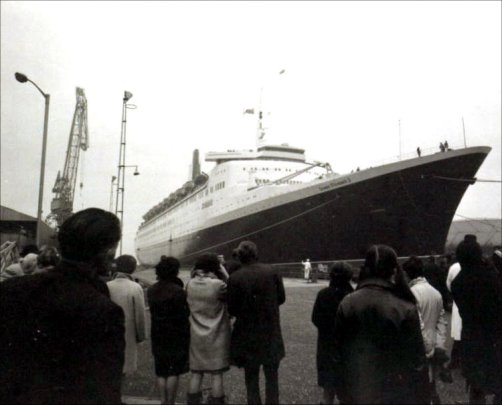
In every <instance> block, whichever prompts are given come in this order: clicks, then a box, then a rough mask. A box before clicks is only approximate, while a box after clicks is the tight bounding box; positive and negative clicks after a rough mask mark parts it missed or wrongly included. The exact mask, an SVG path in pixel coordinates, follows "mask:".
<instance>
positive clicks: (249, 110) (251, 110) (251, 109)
mask: <svg viewBox="0 0 502 405" xmlns="http://www.w3.org/2000/svg"><path fill="white" fill-rule="evenodd" d="M243 114H254V108H246V109H245V110H244V112H243Z"/></svg>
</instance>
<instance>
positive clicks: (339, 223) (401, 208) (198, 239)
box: [136, 147, 490, 265]
mask: <svg viewBox="0 0 502 405" xmlns="http://www.w3.org/2000/svg"><path fill="white" fill-rule="evenodd" d="M470 149H472V151H470V152H467V150H464V151H465V153H455V152H456V151H453V152H447V153H443V154H438V155H441V156H439V159H437V158H436V159H433V160H430V161H428V160H427V159H426V158H422V159H423V161H424V163H423V164H422V163H418V164H417V163H415V164H413V165H410V166H408V167H403V168H402V169H399V170H393V171H389V172H387V173H385V170H384V173H383V174H381V175H374V176H371V177H368V178H367V179H364V174H363V172H358V173H354V174H353V175H350V177H352V180H350V181H347V182H346V183H345V184H342V185H338V186H336V187H334V188H330V187H329V185H326V186H325V185H323V184H322V183H320V184H319V186H318V188H319V192H318V193H317V194H314V195H309V196H306V197H305V198H300V199H296V200H294V201H290V202H286V203H285V204H281V205H277V206H274V207H272V208H268V209H267V208H265V209H263V210H262V211H259V212H255V213H252V214H249V215H245V216H242V217H239V218H237V219H232V220H229V221H227V222H224V223H220V224H218V225H214V226H211V227H207V228H205V229H201V230H199V231H197V232H194V233H192V234H189V235H186V236H184V237H182V238H178V239H175V238H173V239H172V240H169V235H166V238H165V241H164V242H161V243H158V244H155V245H151V246H148V247H145V246H143V247H142V248H141V249H137V250H136V255H137V257H138V259H139V261H140V262H141V263H143V264H144V265H155V264H156V263H157V262H158V260H159V258H160V256H161V255H168V256H175V257H177V258H179V259H180V261H181V262H182V263H183V264H186V265H188V264H191V263H193V262H194V261H195V259H196V257H197V256H198V255H200V254H202V253H207V252H215V253H218V254H223V255H225V257H230V255H231V253H232V250H233V249H234V248H235V247H236V246H237V245H238V244H239V242H241V241H243V240H252V241H254V242H255V243H256V244H257V245H258V250H259V256H260V260H263V261H265V262H269V263H291V262H298V261H301V260H303V259H305V258H307V257H308V258H310V260H312V261H320V260H342V259H357V258H361V257H363V256H364V253H365V251H366V250H367V248H368V247H369V246H371V245H372V244H376V243H383V244H387V245H390V246H392V247H394V248H395V249H396V251H397V252H398V254H399V255H400V256H407V255H428V254H434V253H441V252H442V251H443V249H444V245H445V242H446V237H447V234H448V230H449V228H450V225H451V222H452V220H453V216H454V214H455V211H456V209H457V207H458V205H459V203H460V201H461V199H462V197H463V195H464V193H465V191H466V190H467V188H468V186H469V184H470V183H468V182H465V181H455V180H453V179H470V178H473V177H474V176H475V175H476V172H477V171H478V169H479V167H480V166H481V164H482V162H483V161H484V159H485V157H486V155H487V153H488V152H489V150H490V148H488V147H478V148H470ZM372 170H373V171H375V170H378V168H375V169H369V170H368V171H366V172H371V171H372ZM358 177H360V178H362V179H359V180H358ZM441 177H442V178H441ZM342 178H343V177H342ZM327 184H329V182H327ZM332 184H333V182H332Z"/></svg>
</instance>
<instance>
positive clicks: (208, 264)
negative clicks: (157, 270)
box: [194, 253, 220, 273]
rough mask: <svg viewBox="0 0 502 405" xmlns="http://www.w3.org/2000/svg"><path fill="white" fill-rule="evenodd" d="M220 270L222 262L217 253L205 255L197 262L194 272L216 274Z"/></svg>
mask: <svg viewBox="0 0 502 405" xmlns="http://www.w3.org/2000/svg"><path fill="white" fill-rule="evenodd" d="M219 269H220V261H219V260H218V255H216V254H215V253H205V254H203V255H201V256H199V257H198V258H197V260H196V261H195V266H194V270H203V271H204V272H207V273H209V272H213V273H216V272H218V270H219Z"/></svg>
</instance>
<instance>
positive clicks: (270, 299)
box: [227, 263, 286, 367]
mask: <svg viewBox="0 0 502 405" xmlns="http://www.w3.org/2000/svg"><path fill="white" fill-rule="evenodd" d="M285 300H286V294H285V292H284V285H283V283H282V277H281V275H280V274H279V273H278V272H277V271H276V270H274V269H273V268H272V267H271V266H270V265H267V264H262V263H251V264H246V265H243V266H242V267H241V268H240V269H239V270H238V271H236V272H234V273H232V275H231V276H230V278H229V280H228V295H227V304H228V312H229V313H230V315H232V316H235V317H236V320H235V324H234V329H233V331H232V338H231V349H230V352H231V357H232V362H233V364H235V365H236V366H238V367H246V366H247V365H253V364H278V363H279V362H280V360H281V359H282V358H283V357H284V355H285V352H284V343H283V340H282V333H281V324H280V314H279V305H281V304H283V303H284V302H285Z"/></svg>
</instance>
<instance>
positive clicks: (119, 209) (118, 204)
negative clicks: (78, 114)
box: [115, 91, 139, 254]
mask: <svg viewBox="0 0 502 405" xmlns="http://www.w3.org/2000/svg"><path fill="white" fill-rule="evenodd" d="M131 97H132V93H130V92H128V91H124V98H123V99H122V101H123V106H122V128H121V131H120V152H119V164H118V175H117V195H116V200H115V215H117V216H118V217H119V219H120V226H121V229H122V231H123V230H124V190H125V168H126V167H136V171H135V172H134V175H135V176H137V175H138V174H139V172H138V166H126V164H125V157H126V154H125V152H126V124H127V110H128V109H135V108H136V106H135V105H134V104H127V102H128V101H129V100H130V99H131ZM119 252H120V254H122V236H121V237H120V250H119Z"/></svg>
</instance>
